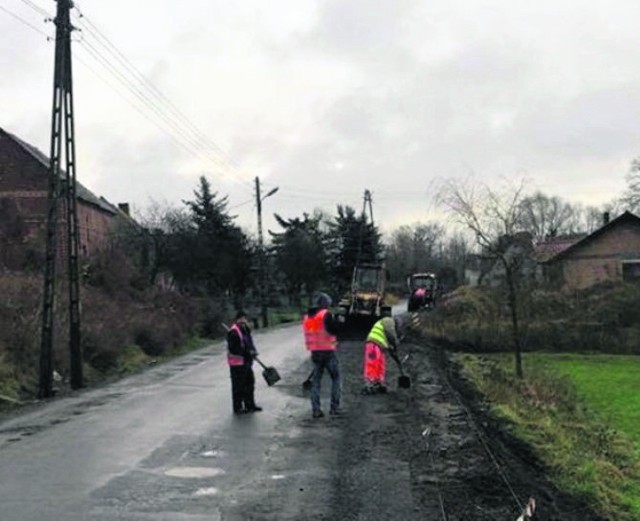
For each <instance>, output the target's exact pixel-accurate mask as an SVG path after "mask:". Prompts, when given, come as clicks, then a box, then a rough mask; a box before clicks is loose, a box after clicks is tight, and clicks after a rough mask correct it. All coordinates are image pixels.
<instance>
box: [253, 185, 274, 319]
mask: <svg viewBox="0 0 640 521" xmlns="http://www.w3.org/2000/svg"><path fill="white" fill-rule="evenodd" d="M277 191H278V187H277V186H276V187H275V188H272V189H271V190H269V191H268V192H267V193H266V194H265V195H263V196H262V197H261V196H260V178H259V177H257V176H256V205H257V207H258V245H259V248H260V252H259V253H258V263H259V271H260V276H259V279H260V280H259V283H258V290H259V293H260V308H261V312H262V327H267V326H268V325H269V318H268V317H267V303H266V300H265V294H264V292H265V287H266V282H267V277H266V271H265V269H264V243H263V239H262V201H264V200H265V199H266V198H267V197H269V196H271V195H273V194H275V193H276V192H277Z"/></svg>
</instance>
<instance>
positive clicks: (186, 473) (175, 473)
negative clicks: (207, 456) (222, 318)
mask: <svg viewBox="0 0 640 521" xmlns="http://www.w3.org/2000/svg"><path fill="white" fill-rule="evenodd" d="M220 474H224V470H222V469H218V468H215V467H174V468H172V469H168V470H165V472H164V475H165V476H171V477H173V478H211V477H213V476H219V475H220Z"/></svg>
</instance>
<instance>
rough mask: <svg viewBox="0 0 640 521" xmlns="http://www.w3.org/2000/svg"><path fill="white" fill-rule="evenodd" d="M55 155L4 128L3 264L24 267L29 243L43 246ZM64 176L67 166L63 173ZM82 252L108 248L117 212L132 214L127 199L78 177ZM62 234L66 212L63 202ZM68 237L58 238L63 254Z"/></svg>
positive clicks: (0, 138) (0, 144) (0, 154)
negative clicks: (115, 199)
mask: <svg viewBox="0 0 640 521" xmlns="http://www.w3.org/2000/svg"><path fill="white" fill-rule="evenodd" d="M48 174H49V159H48V157H47V156H46V155H44V154H43V153H42V152H41V151H40V150H38V149H37V148H36V147H34V146H32V145H30V144H28V143H26V142H24V141H22V140H21V139H19V138H18V137H16V136H14V135H13V134H10V133H9V132H6V131H5V130H3V129H2V128H0V241H1V242H0V244H1V245H2V248H0V249H1V250H3V251H0V264H4V265H5V266H8V267H10V268H14V269H19V268H20V267H21V264H22V263H23V262H24V255H23V254H21V253H23V252H21V250H24V249H25V248H26V247H27V246H28V245H29V244H31V245H33V246H34V251H39V250H42V249H43V245H44V236H45V224H46V215H47V190H48ZM61 178H64V172H62V173H61ZM77 197H78V231H79V243H78V247H79V253H80V255H82V256H87V255H90V254H92V253H94V252H96V251H97V250H100V249H102V248H104V247H105V246H106V245H107V244H108V241H109V232H110V230H111V227H112V225H113V224H114V220H115V219H116V218H128V215H127V212H126V210H127V209H128V208H127V205H121V208H118V207H115V206H114V205H112V204H111V203H109V202H108V201H106V200H105V199H104V198H102V197H97V196H96V195H94V194H93V193H91V192H90V191H89V190H88V189H87V188H85V187H84V186H83V185H82V184H81V183H79V182H78V183H77ZM58 220H59V229H60V234H61V235H60V237H64V235H62V233H63V230H65V229H66V215H65V212H64V207H63V204H62V202H61V204H60V207H59V208H58ZM65 246H66V245H65V241H63V240H58V249H59V252H60V255H64V249H65Z"/></svg>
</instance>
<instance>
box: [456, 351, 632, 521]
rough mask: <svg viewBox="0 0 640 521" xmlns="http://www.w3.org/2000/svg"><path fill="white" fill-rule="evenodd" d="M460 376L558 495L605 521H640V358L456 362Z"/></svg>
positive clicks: (503, 357)
mask: <svg viewBox="0 0 640 521" xmlns="http://www.w3.org/2000/svg"><path fill="white" fill-rule="evenodd" d="M458 361H459V362H461V363H462V365H463V367H464V372H465V374H467V376H468V377H469V378H470V380H471V381H472V382H473V383H474V384H475V385H476V387H477V388H478V389H479V390H480V391H481V392H482V393H483V394H484V395H485V396H486V397H487V399H488V400H489V402H490V403H491V405H492V408H493V411H494V413H495V414H496V415H497V416H499V417H501V418H502V419H504V420H505V421H507V422H508V423H509V424H510V425H511V427H512V430H513V433H514V434H515V435H516V436H518V437H519V438H521V439H523V440H525V441H526V442H527V443H529V445H530V446H531V447H532V448H533V449H534V451H535V452H536V453H537V454H538V456H539V457H540V459H541V460H542V461H543V462H545V464H546V465H547V466H548V468H549V469H551V473H552V476H551V477H552V479H554V481H555V482H556V483H557V484H558V485H559V486H560V487H561V488H563V489H566V490H567V491H569V492H571V493H574V494H576V495H579V496H581V497H582V498H584V499H585V500H586V501H587V502H588V503H589V504H591V505H593V507H594V508H595V509H597V510H598V511H599V512H600V513H601V514H602V515H603V516H604V517H606V518H608V519H618V520H621V521H622V520H624V521H627V520H628V521H631V520H634V519H640V426H639V425H638V422H637V419H638V408H639V407H638V406H639V405H640V404H639V403H638V400H639V397H638V383H637V378H635V377H634V374H636V375H637V374H639V373H640V357H632V356H610V355H553V354H539V353H529V354H525V355H524V357H523V362H524V372H525V378H524V380H523V381H519V380H517V379H516V378H515V375H514V374H513V356H512V355H508V354H496V355H489V356H476V355H459V356H458Z"/></svg>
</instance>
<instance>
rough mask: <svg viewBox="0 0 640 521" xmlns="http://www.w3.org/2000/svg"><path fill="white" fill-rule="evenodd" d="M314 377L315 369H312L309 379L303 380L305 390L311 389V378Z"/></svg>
mask: <svg viewBox="0 0 640 521" xmlns="http://www.w3.org/2000/svg"><path fill="white" fill-rule="evenodd" d="M312 378H313V369H311V372H310V373H309V376H308V377H307V379H306V380H305V381H304V382H302V388H303V389H304V390H305V391H308V390H309V389H311V379H312Z"/></svg>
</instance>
